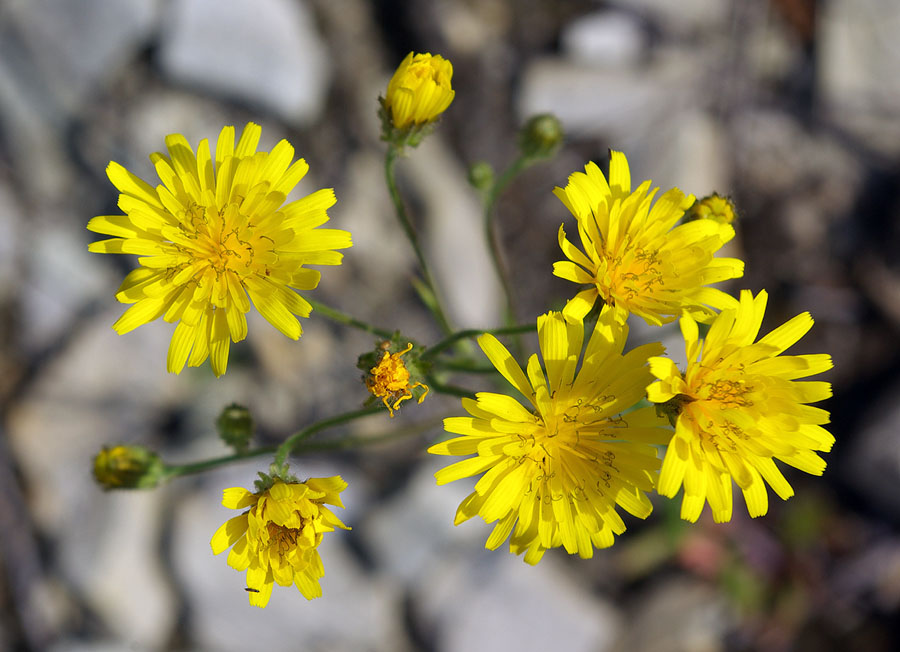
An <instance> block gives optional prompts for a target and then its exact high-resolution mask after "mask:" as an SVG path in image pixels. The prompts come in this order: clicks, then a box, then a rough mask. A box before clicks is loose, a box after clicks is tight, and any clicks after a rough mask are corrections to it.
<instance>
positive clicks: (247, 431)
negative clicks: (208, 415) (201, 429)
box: [216, 403, 253, 453]
mask: <svg viewBox="0 0 900 652" xmlns="http://www.w3.org/2000/svg"><path fill="white" fill-rule="evenodd" d="M216 430H218V431H219V437H220V438H221V439H222V441H224V442H225V443H226V444H228V445H229V446H231V447H232V448H233V449H234V450H235V452H237V453H244V452H246V451H247V448H248V446H249V445H250V438H251V437H253V417H252V416H251V414H250V410H248V409H247V408H245V407H244V406H243V405H238V404H237V403H232V404H231V405H229V406H228V407H226V408H225V409H224V410H222V413H221V414H220V415H219V418H218V419H216Z"/></svg>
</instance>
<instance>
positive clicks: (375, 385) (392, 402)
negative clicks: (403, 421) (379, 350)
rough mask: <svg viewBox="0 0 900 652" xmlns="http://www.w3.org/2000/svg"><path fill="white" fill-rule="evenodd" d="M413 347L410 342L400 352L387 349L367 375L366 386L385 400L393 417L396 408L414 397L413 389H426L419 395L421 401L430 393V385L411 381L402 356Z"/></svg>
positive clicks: (373, 393)
mask: <svg viewBox="0 0 900 652" xmlns="http://www.w3.org/2000/svg"><path fill="white" fill-rule="evenodd" d="M412 348H413V345H412V343H410V344H409V345H408V346H407V347H406V348H405V349H404V350H403V351H400V352H399V353H390V352H388V351H385V352H384V356H382V358H381V361H380V362H379V363H378V364H377V365H375V366H374V367H372V368H371V369H370V370H369V375H368V376H366V387H367V388H368V389H369V391H370V392H372V395H373V396H376V397H378V398H380V399H381V400H382V401H383V402H384V406H385V407H386V408H387V409H388V410H389V411H390V413H391V418H393V416H394V410H396V409H398V408H399V407H400V404H401V403H402V402H403V401H405V400H406V399H408V398H412V390H413V389H415V388H416V387H421V388H422V389H424V390H425V391H424V393H423V394H422V395H421V396H419V399H418V402H419V403H421V402H422V401H424V400H425V397H426V396H427V395H428V387H426V386H425V385H424V384H423V383H413V384H412V385H410V383H409V369H407V368H406V364H405V363H404V362H403V358H402V356H403V355H404V354H406V353H409V352H410V351H411V350H412Z"/></svg>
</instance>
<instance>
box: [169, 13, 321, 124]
mask: <svg viewBox="0 0 900 652" xmlns="http://www.w3.org/2000/svg"><path fill="white" fill-rule="evenodd" d="M166 25H167V29H165V30H164V32H163V38H162V41H161V43H160V52H159V57H160V64H161V65H162V67H163V70H164V71H165V72H166V73H167V74H168V75H170V76H171V77H172V78H173V79H175V80H177V81H179V82H182V83H186V84H192V85H197V86H199V87H203V88H207V89H210V90H211V91H213V92H217V93H221V94H223V95H226V96H230V97H235V98H238V99H240V100H243V101H245V102H249V103H251V104H258V105H261V106H263V107H265V108H266V109H268V110H271V111H274V112H275V113H277V114H278V115H280V116H281V117H283V118H284V119H285V120H286V121H288V122H290V123H293V124H295V125H307V124H310V123H311V122H313V121H315V120H316V119H317V118H318V116H319V115H320V113H321V112H322V109H323V103H324V100H325V92H326V88H327V86H328V80H329V62H328V54H327V51H326V49H325V46H324V44H323V43H322V40H321V38H320V37H319V35H318V33H317V32H316V30H315V27H314V25H313V20H312V16H311V15H310V13H309V10H308V8H307V5H306V4H305V3H301V2H291V1H290V0H258V1H257V2H253V3H249V2H219V1H218V0H176V1H175V2H173V3H172V5H171V8H170V10H169V12H168V15H167V16H166Z"/></svg>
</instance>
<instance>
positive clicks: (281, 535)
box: [266, 521, 301, 555]
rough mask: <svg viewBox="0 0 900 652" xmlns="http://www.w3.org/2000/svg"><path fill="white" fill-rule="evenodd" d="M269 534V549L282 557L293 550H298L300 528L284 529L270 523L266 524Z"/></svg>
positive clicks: (281, 526)
mask: <svg viewBox="0 0 900 652" xmlns="http://www.w3.org/2000/svg"><path fill="white" fill-rule="evenodd" d="M266 529H267V530H268V532H269V548H272V549H274V550H275V551H276V552H277V553H278V554H280V555H286V554H288V553H289V552H290V551H291V550H296V548H297V539H298V538H299V537H300V534H301V529H300V528H290V527H284V526H283V525H278V524H277V523H273V522H271V521H269V522H268V523H267V524H266Z"/></svg>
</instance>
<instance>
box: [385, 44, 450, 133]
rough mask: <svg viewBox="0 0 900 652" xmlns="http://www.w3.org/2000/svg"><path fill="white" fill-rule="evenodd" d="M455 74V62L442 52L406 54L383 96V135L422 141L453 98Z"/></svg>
mask: <svg viewBox="0 0 900 652" xmlns="http://www.w3.org/2000/svg"><path fill="white" fill-rule="evenodd" d="M452 77H453V65H452V64H451V63H450V61H449V60H447V59H445V58H443V57H442V56H441V55H439V54H436V55H433V56H432V55H431V54H428V53H425V54H415V53H414V52H410V53H409V54H408V55H406V58H405V59H403V61H402V62H401V63H400V66H399V67H398V68H397V70H396V72H394V76H393V77H391V81H390V82H389V83H388V87H387V92H386V93H385V95H384V97H382V98H379V99H380V103H381V112H380V115H381V122H382V138H383V139H384V140H386V141H388V142H390V143H393V144H394V145H397V146H401V147H402V146H403V145H410V146H413V147H415V146H416V145H418V144H419V142H421V140H422V138H423V137H424V136H425V135H427V133H428V131H429V125H431V124H432V123H433V122H434V121H435V120H437V119H438V118H439V117H440V115H441V114H442V113H443V112H444V111H445V110H446V109H447V107H448V106H450V103H451V102H452V101H453V97H454V95H455V94H456V93H455V91H454V90H453V88H452V87H451V84H450V81H451V79H452Z"/></svg>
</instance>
